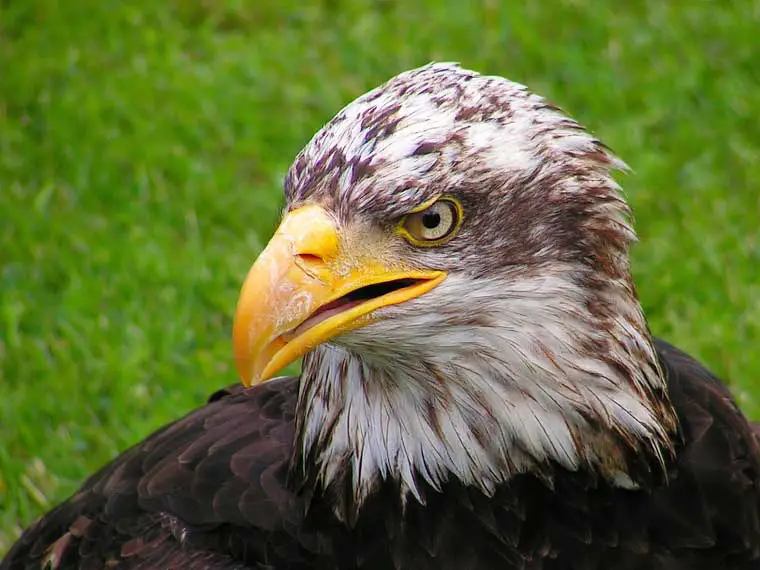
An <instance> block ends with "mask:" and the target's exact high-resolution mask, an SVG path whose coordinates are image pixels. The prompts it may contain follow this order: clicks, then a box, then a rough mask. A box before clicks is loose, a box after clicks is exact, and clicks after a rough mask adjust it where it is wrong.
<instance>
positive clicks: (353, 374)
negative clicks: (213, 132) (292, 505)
mask: <svg viewBox="0 0 760 570" xmlns="http://www.w3.org/2000/svg"><path fill="white" fill-rule="evenodd" d="M557 269H558V268H556V267H555V268H554V270H553V271H551V272H547V271H542V272H538V273H537V274H536V275H533V276H524V275H523V276H521V277H520V278H514V279H504V278H503V277H504V276H501V278H493V279H479V282H478V285H477V288H473V286H472V282H471V281H470V280H468V279H466V278H459V277H456V276H450V277H449V278H447V280H446V281H445V282H444V283H443V284H442V285H440V286H439V289H440V291H437V303H438V306H437V307H436V308H435V309H434V308H433V307H424V305H423V306H420V307H416V309H417V311H416V312H414V313H410V314H407V315H406V316H405V317H406V318H405V319H404V326H403V327H399V326H398V325H397V324H395V323H394V322H393V321H394V320H396V319H387V320H382V319H381V320H379V321H378V322H376V323H374V324H372V325H370V326H369V327H367V329H372V330H371V331H370V330H366V329H365V330H364V332H362V330H359V331H354V332H352V333H351V337H350V339H345V340H342V341H341V344H340V345H325V346H320V347H318V348H317V349H316V350H314V351H313V352H311V353H310V354H309V355H308V356H307V357H306V358H305V360H304V366H303V372H302V376H301V388H300V394H299V403H298V414H297V417H298V425H297V427H296V433H297V438H296V444H295V446H294V450H293V452H294V462H293V465H294V466H296V467H295V468H296V469H299V470H300V471H301V473H300V475H301V477H307V478H309V479H311V480H312V481H313V484H314V485H315V486H316V487H320V488H322V489H323V490H326V489H330V488H332V487H341V491H340V492H341V493H343V494H346V493H348V494H349V495H350V496H351V497H352V499H353V500H352V501H351V503H352V504H353V505H356V507H357V508H358V506H359V505H360V504H361V503H362V501H363V500H364V499H365V498H366V497H367V496H368V495H369V494H370V493H371V492H372V490H373V489H375V488H376V486H377V485H378V484H380V483H381V482H383V481H388V480H393V481H395V482H396V483H398V484H399V485H400V488H401V490H402V495H403V497H402V500H406V498H405V497H406V496H407V495H408V496H411V497H414V498H415V499H416V500H419V501H423V500H424V499H423V497H422V496H421V493H420V484H421V483H425V484H427V485H428V486H430V487H432V488H433V489H436V490H437V489H440V488H441V486H442V485H443V484H444V483H445V482H446V481H448V480H449V479H450V478H456V479H458V480H459V481H460V482H462V483H464V484H465V485H470V486H474V487H477V488H479V489H480V490H481V491H482V492H483V493H486V494H489V495H490V494H492V493H493V492H494V491H495V489H496V487H497V486H498V485H500V484H503V483H505V482H508V481H509V479H510V478H511V477H513V476H514V475H515V474H518V473H524V472H534V473H536V474H537V475H538V476H541V477H543V476H546V477H550V475H548V473H550V472H552V470H553V469H554V468H555V467H559V468H561V469H567V470H570V471H576V470H579V469H585V470H590V471H593V472H595V473H597V474H599V475H600V476H602V477H604V478H606V479H608V480H609V481H610V482H611V483H612V484H614V485H618V486H622V487H631V488H635V487H636V486H637V484H638V483H637V480H638V477H639V475H638V473H637V471H636V468H635V466H634V464H633V463H632V458H636V459H635V461H636V462H639V461H640V460H641V458H642V457H644V458H645V459H646V461H647V464H648V465H649V466H650V467H651V465H652V464H654V465H659V466H662V465H664V461H665V457H666V456H667V455H668V454H669V453H670V452H671V438H672V435H673V432H674V430H675V429H676V425H675V419H674V418H675V416H674V412H673V410H672V408H671V407H670V404H669V402H668V399H667V394H666V390H665V382H664V379H663V376H662V372H661V370H660V367H659V364H658V362H657V357H656V354H655V351H654V348H653V345H652V342H651V338H650V336H649V333H648V330H647V327H646V323H645V321H644V317H643V315H642V313H641V309H640V307H639V304H638V301H637V300H636V298H635V294H634V292H633V291H632V288H631V287H630V285H629V282H628V281H625V280H624V281H620V282H610V281H608V283H607V284H606V285H605V286H604V287H603V288H597V289H596V290H595V291H594V296H595V297H594V302H590V299H588V290H589V289H588V287H583V286H581V285H580V284H578V283H576V282H575V281H571V280H567V279H565V278H563V277H562V275H567V274H569V273H568V272H567V271H558V270H557ZM565 269H566V268H565ZM465 292H466V293H465ZM447 297H448V298H449V299H451V301H452V302H451V303H446V302H445V299H446V298H447ZM423 298H424V297H423ZM442 299H444V302H441V300H442ZM462 299H466V302H467V303H468V307H469V308H471V309H472V310H471V311H462V307H461V303H462ZM457 300H458V301H459V304H457V302H456V301H457ZM548 300H551V302H548ZM607 305H614V315H615V316H614V317H613V316H611V315H608V314H607V311H605V310H604V308H603V307H605V306H607ZM457 306H458V307H459V308H458V310H456V311H454V310H452V311H451V312H450V313H448V312H447V310H446V309H445V307H457ZM441 307H444V308H441ZM610 313H612V310H611V311H610ZM473 314H475V315H481V317H473ZM377 338H384V339H387V341H386V342H383V343H382V344H380V343H378V342H377ZM307 466H308V467H307Z"/></svg>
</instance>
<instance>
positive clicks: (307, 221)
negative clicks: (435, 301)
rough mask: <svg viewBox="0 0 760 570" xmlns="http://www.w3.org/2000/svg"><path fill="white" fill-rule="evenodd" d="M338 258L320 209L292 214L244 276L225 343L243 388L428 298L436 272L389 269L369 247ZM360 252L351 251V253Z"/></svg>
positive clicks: (334, 231) (332, 225)
mask: <svg viewBox="0 0 760 570" xmlns="http://www.w3.org/2000/svg"><path fill="white" fill-rule="evenodd" d="M354 249H355V251H346V248H345V247H344V244H343V242H342V240H341V236H340V234H339V232H338V227H337V224H336V222H335V221H334V220H333V218H332V217H331V216H330V214H328V213H327V212H326V211H325V210H324V209H322V208H321V207H319V206H316V205H308V206H303V207H301V208H298V209H296V210H293V211H292V212H290V213H288V214H287V215H286V216H285V218H284V219H283V221H282V223H281V224H280V227H279V228H278V229H277V232H276V233H275V235H274V236H273V237H272V240H271V241H270V242H269V244H268V245H267V247H266V249H264V251H263V252H262V253H261V255H260V256H259V258H258V259H257V260H256V263H254V265H253V267H251V269H250V271H249V272H248V276H247V277H246V279H245V282H244V283H243V288H242V290H241V292H240V298H239V300H238V305H237V311H236V313H235V324H234V328H233V344H234V350H235V362H236V364H237V369H238V373H239V374H240V378H241V380H242V381H243V384H245V385H246V386H250V385H252V384H257V383H259V382H263V381H265V380H268V379H269V378H271V377H272V376H273V375H274V374H276V373H277V372H278V371H279V370H281V369H282V368H284V367H285V366H287V365H288V364H290V363H291V362H293V361H294V360H296V359H297V358H299V357H300V356H302V355H304V354H305V353H306V352H308V351H309V350H311V349H313V348H314V347H316V346H317V345H319V344H322V343H324V342H326V341H328V340H330V339H331V338H333V337H335V336H337V335H339V334H341V333H345V332H347V331H350V330H353V329H357V328H360V327H362V326H364V325H366V324H368V323H370V322H371V321H372V318H373V315H372V312H373V311H375V310H376V309H378V308H380V307H386V306H388V305H394V304H398V303H403V302H405V301H408V300H410V299H414V298H416V297H419V296H420V295H422V294H423V293H426V292H427V291H430V290H431V289H433V288H434V287H435V286H436V285H438V284H439V283H440V282H441V281H443V280H444V279H445V278H446V273H445V272H443V271H416V270H403V269H398V268H395V269H394V268H392V267H389V266H388V265H389V264H388V263H384V262H382V261H380V260H379V259H378V258H377V257H376V256H375V255H373V254H372V253H371V250H372V248H371V247H361V248H358V247H357V248H354ZM359 249H360V250H361V251H356V250H359Z"/></svg>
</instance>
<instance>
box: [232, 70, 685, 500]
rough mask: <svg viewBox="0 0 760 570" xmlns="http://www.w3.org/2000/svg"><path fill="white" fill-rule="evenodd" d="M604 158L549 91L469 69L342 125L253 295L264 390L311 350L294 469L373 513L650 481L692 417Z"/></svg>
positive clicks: (413, 81)
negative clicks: (393, 494) (378, 507)
mask: <svg viewBox="0 0 760 570" xmlns="http://www.w3.org/2000/svg"><path fill="white" fill-rule="evenodd" d="M621 168H624V164H623V163H622V162H621V161H620V160H619V159H617V158H616V157H615V156H614V155H613V154H612V153H611V152H610V151H609V150H608V149H607V148H606V147H605V146H604V145H602V144H601V143H600V142H599V141H598V140H596V139H595V138H594V137H592V136H591V135H589V134H588V133H587V132H586V131H585V130H584V129H583V128H582V127H581V126H580V125H579V124H578V123H576V122H575V121H573V120H572V119H570V118H568V117H567V116H566V115H565V114H563V113H562V112H561V111H560V110H558V109H557V108H556V107H554V106H552V105H551V104H549V103H547V101H545V100H544V99H543V98H541V97H539V96H537V95H534V94H532V93H531V92H529V91H528V90H527V89H526V88H525V87H523V86H522V85H519V84H517V83H513V82H510V81H508V80H506V79H503V78H500V77H487V76H483V75H480V74H477V73H475V72H472V71H468V70H465V69H462V68H460V67H458V66H456V65H452V64H432V65H427V66H425V67H422V68H419V69H415V70H412V71H408V72H405V73H402V74H400V75H398V76H396V77H394V78H393V79H391V80H390V81H388V82H387V83H385V84H384V85H382V86H380V87H378V88H377V89H374V90H373V91H370V92H369V93H367V94H365V95H363V96H361V97H359V98H358V99H356V100H355V101H353V102H352V103H350V104H349V105H348V106H346V107H345V108H344V109H343V110H342V111H340V112H339V113H338V114H337V115H336V116H335V117H334V118H333V119H332V120H331V121H330V122H329V123H327V125H325V126H324V127H323V128H322V129H321V130H320V131H319V132H318V133H317V134H316V135H315V136H314V137H313V138H312V140H311V141H310V142H309V143H308V144H307V145H306V147H305V148H304V149H303V150H302V151H301V153H300V154H299V155H298V156H297V158H296V159H295V161H294V163H293V165H292V167H291V168H290V171H289V172H288V175H287V177H286V180H285V196H286V200H287V208H286V212H285V214H284V218H283V220H282V223H281V225H280V227H279V229H278V230H277V232H276V233H275V235H274V237H273V238H272V240H271V242H270V243H269V245H268V246H267V247H266V249H265V250H264V251H263V252H262V253H261V255H260V257H259V258H258V260H257V261H256V263H255V264H254V265H253V267H252V268H251V270H250V272H249V275H248V277H247V279H246V282H245V284H244V286H243V289H242V292H241V297H240V301H239V304H238V308H237V314H236V319H235V326H234V345H235V355H236V361H237V365H238V370H239V372H240V375H241V377H242V379H243V382H244V383H246V384H254V383H258V382H262V381H265V380H267V379H268V378H271V377H272V376H273V375H274V374H275V373H276V372H277V371H278V370H280V369H281V368H282V367H283V366H285V365H287V364H288V363H289V362H292V361H293V360H295V359H297V358H299V357H301V356H303V357H304V360H303V370H302V374H301V378H300V392H299V402H298V406H297V423H296V439H295V441H294V450H293V453H294V462H293V463H294V465H296V466H298V468H300V469H301V470H302V471H304V472H310V473H312V474H313V475H314V477H315V481H317V483H318V484H319V485H322V486H324V487H329V486H331V485H338V484H343V485H348V486H349V487H350V489H351V491H352V493H353V497H354V498H355V499H356V501H355V502H356V504H360V503H361V501H362V499H363V498H364V497H366V496H367V495H368V494H369V493H370V491H371V490H372V489H373V488H375V487H376V486H377V485H378V484H380V483H381V482H383V481H388V480H393V481H396V482H397V483H398V484H399V486H400V488H401V489H402V492H403V494H404V496H406V495H411V496H413V497H416V498H418V499H419V500H422V498H421V497H422V493H421V489H422V487H423V486H427V487H429V488H432V489H434V490H437V489H441V487H442V486H443V485H444V484H445V483H446V482H447V481H449V480H451V479H457V480H458V481H459V482H461V483H462V484H465V485H470V486H475V487H477V488H479V489H480V490H482V491H483V492H484V493H486V494H490V493H493V492H494V489H496V488H497V486H498V485H500V484H502V483H504V482H506V481H508V480H509V479H510V478H512V477H514V476H515V475H516V474H519V473H525V472H535V473H538V474H541V473H544V474H545V473H548V472H550V471H551V469H557V468H559V469H566V470H571V471H574V470H578V469H587V470H592V471H594V472H596V473H598V474H599V475H600V476H601V477H605V478H607V479H608V480H609V481H610V482H611V483H612V484H614V485H619V486H623V487H626V486H627V487H635V486H636V485H637V477H638V472H637V469H638V468H639V467H640V465H639V463H640V462H639V461H638V459H636V460H634V459H632V458H640V457H646V458H649V459H652V460H653V462H652V464H662V463H663V462H664V459H663V457H665V456H666V455H667V454H668V453H669V452H670V450H671V445H672V444H671V440H672V434H673V431H674V429H675V423H676V420H675V416H674V413H673V410H672V408H671V406H670V403H669V401H668V397H667V394H666V390H665V381H664V378H663V374H662V371H661V369H660V366H659V364H658V360H657V357H656V354H655V351H654V348H653V344H652V338H651V335H650V333H649V331H648V328H647V324H646V320H645V318H644V315H643V313H642V310H641V307H640V304H639V302H638V299H637V296H636V292H635V288H634V285H633V282H632V279H631V275H630V269H629V256H628V250H629V246H630V244H631V243H632V242H633V241H634V239H635V233H634V231H633V229H632V227H631V224H630V221H629V209H628V206H627V204H626V202H625V200H624V198H623V196H622V194H621V189H620V187H619V186H618V184H617V183H616V182H615V180H614V179H613V177H612V174H611V172H612V171H613V170H615V169H621Z"/></svg>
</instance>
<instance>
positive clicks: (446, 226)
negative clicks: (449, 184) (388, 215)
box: [400, 198, 462, 245]
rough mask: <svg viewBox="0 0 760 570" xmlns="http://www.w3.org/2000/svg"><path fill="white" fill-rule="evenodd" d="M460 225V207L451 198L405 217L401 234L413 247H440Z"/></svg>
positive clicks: (443, 199) (441, 200) (442, 199)
mask: <svg viewBox="0 0 760 570" xmlns="http://www.w3.org/2000/svg"><path fill="white" fill-rule="evenodd" d="M461 223H462V206H461V205H460V204H459V202H456V201H455V200H453V199H451V198H441V199H440V200H438V201H436V202H434V203H433V204H431V205H429V206H427V207H425V208H424V209H422V210H419V211H417V212H413V213H411V214H409V215H408V216H406V217H405V218H404V219H403V221H402V222H401V227H400V231H401V234H402V235H403V236H404V237H405V238H406V239H408V240H409V241H410V242H412V243H413V244H415V245H441V244H442V243H445V242H446V241H448V240H449V239H451V238H452V237H454V234H455V233H456V232H457V230H458V229H459V226H460V225H461Z"/></svg>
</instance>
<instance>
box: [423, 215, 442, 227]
mask: <svg viewBox="0 0 760 570" xmlns="http://www.w3.org/2000/svg"><path fill="white" fill-rule="evenodd" d="M440 223H441V215H440V214H439V213H438V212H425V213H424V214H422V225H423V226H425V227H426V228H427V229H429V230H432V229H435V228H437V227H438V225H439V224H440Z"/></svg>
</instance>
